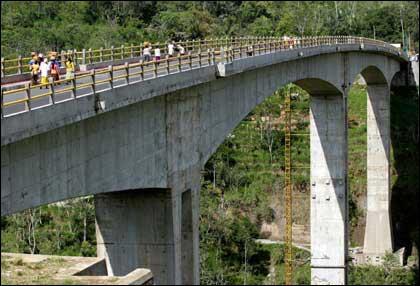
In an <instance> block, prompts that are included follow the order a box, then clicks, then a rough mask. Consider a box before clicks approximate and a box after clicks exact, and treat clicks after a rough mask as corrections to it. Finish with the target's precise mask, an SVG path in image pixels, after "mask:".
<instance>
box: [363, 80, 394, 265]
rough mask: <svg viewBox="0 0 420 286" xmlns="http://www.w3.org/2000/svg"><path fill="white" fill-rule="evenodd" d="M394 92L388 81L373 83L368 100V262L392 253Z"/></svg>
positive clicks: (370, 86)
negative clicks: (391, 137)
mask: <svg viewBox="0 0 420 286" xmlns="http://www.w3.org/2000/svg"><path fill="white" fill-rule="evenodd" d="M389 156H390V94H389V88H388V85H387V84H369V85H368V102H367V215H366V230H365V239H364V248H363V253H364V256H365V261H366V262H367V263H372V264H380V263H381V262H382V256H383V255H384V254H385V252H387V251H389V252H392V249H393V247H392V231H391V221H390V200H391V192H390V161H389V160H390V157H389Z"/></svg>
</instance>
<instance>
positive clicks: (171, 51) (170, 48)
mask: <svg viewBox="0 0 420 286" xmlns="http://www.w3.org/2000/svg"><path fill="white" fill-rule="evenodd" d="M174 47H175V46H174V42H173V41H172V42H170V43H169V44H168V55H169V57H173V56H174Z"/></svg>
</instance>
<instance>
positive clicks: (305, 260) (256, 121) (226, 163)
mask: <svg viewBox="0 0 420 286" xmlns="http://www.w3.org/2000/svg"><path fill="white" fill-rule="evenodd" d="M1 5H2V17H1V25H2V26H1V29H2V33H1V41H2V47H1V53H2V57H12V56H16V55H18V54H27V53H29V52H30V51H32V50H50V49H57V50H61V49H69V48H77V49H81V48H84V47H92V48H96V47H101V46H102V47H104V48H106V47H110V46H111V45H114V46H118V45H121V44H129V43H136V44H138V43H142V42H143V41H145V40H148V41H162V42H163V41H166V40H168V39H170V38H172V39H176V40H179V39H195V38H204V37H209V38H210V37H217V36H241V35H256V36H282V35H284V34H288V35H299V36H301V35H304V36H311V35H360V36H366V37H372V38H373V37H374V36H375V37H376V38H377V39H382V40H386V41H389V42H400V41H401V40H400V38H401V23H403V27H404V30H405V31H406V32H408V34H409V35H410V38H411V40H412V42H413V43H415V45H417V47H418V39H419V36H418V22H419V21H418V12H419V10H418V7H419V2H417V1H412V2H411V1H403V2H396V1H393V2H385V1H379V2H358V1H350V2H344V1H333V2H326V1H320V2H299V1H295V2H287V1H286V2H275V1H256V2H248V1H235V2H233V1H218V2H216V1H201V2H176V1H175V2H169V1H168V2H167V1H159V2H156V1H139V2H126V1H121V2H118V1H103V2H101V1H98V2H95V1H87V2H59V1H57V2H54V5H52V4H51V2H50V3H47V2H41V1H22V2H11V1H2V2H1ZM293 90H294V92H297V93H298V94H299V96H297V98H295V99H294V100H293V101H292V109H293V119H292V124H293V130H294V131H295V132H299V133H308V132H309V129H308V128H309V103H310V97H309V96H308V95H307V94H306V93H305V92H304V91H302V90H300V89H299V88H297V87H293ZM284 96H285V90H284V89H279V90H278V91H277V92H276V93H275V94H274V95H272V96H270V97H269V98H267V99H266V100H265V101H264V102H263V103H261V104H260V105H259V106H257V107H256V108H255V109H254V110H253V111H252V112H251V113H250V114H249V115H248V116H246V118H244V120H243V121H241V123H240V124H239V125H238V126H237V127H236V129H235V130H234V131H233V132H232V134H230V135H229V136H228V138H226V140H225V141H224V143H223V144H222V145H221V146H220V147H219V148H218V150H217V152H216V153H215V154H213V156H212V157H211V158H210V159H209V161H208V162H207V164H206V165H205V168H204V170H203V176H202V188H201V214H200V248H201V253H200V255H201V283H202V284H282V283H284V277H283V270H284V268H283V267H284V248H283V246H282V245H261V244H258V243H256V241H255V239H258V238H271V239H277V240H282V239H283V237H282V236H283V233H284V231H283V229H284V218H283V203H284V202H283V186H284V185H283V160H284V131H283V127H284V126H283V124H284V120H283V119H284V108H283V102H284ZM366 98H367V93H366V88H365V87H364V86H360V85H354V86H353V88H352V89H351V91H350V95H349V114H348V115H349V191H350V192H349V206H350V245H351V246H362V245H363V235H364V226H365V215H366V213H365V206H366V149H367V146H366ZM391 106H392V109H391V113H392V117H391V128H392V132H391V134H392V202H393V203H392V224H393V231H394V236H395V246H396V248H397V249H398V248H399V247H401V246H404V247H406V248H407V250H408V253H411V250H412V248H413V246H414V245H417V246H419V232H418V228H417V226H418V191H419V189H418V173H419V167H418V166H419V164H418V158H419V157H418V149H417V147H418V143H419V141H418V140H419V138H418V133H417V130H418V121H417V118H418V108H417V107H418V96H417V93H416V92H412V91H410V90H405V89H399V90H394V91H393V93H392V97H391ZM308 139H309V138H308V137H307V136H299V137H294V138H293V141H292V147H293V148H292V160H293V163H294V164H296V165H300V166H308V164H309V160H310V157H309V155H310V152H309V151H310V149H309V140H308ZM293 184H294V187H293V198H294V200H293V221H294V226H295V228H294V230H298V229H308V228H309V214H310V211H309V170H308V169H298V170H295V171H294V172H293ZM294 240H295V241H296V242H299V243H301V244H305V243H308V236H307V235H305V231H302V232H298V231H295V236H294ZM1 250H2V251H3V252H5V251H7V252H24V253H40V254H58V255H81V256H95V255H96V239H95V217H94V208H93V198H92V197H88V198H79V199H75V200H70V201H68V202H66V203H64V204H55V205H49V206H43V207H40V208H37V209H32V210H27V211H24V212H22V213H20V214H16V215H12V216H9V217H6V218H1ZM294 255H295V261H296V268H295V273H294V279H295V283H296V284H308V283H309V282H310V265H309V256H310V255H309V253H308V252H307V251H305V250H301V249H298V248H295V249H294ZM394 264H395V261H392V259H391V258H390V259H389V261H388V264H386V265H385V267H373V266H368V267H352V268H351V269H350V270H351V271H350V276H349V279H350V280H349V282H350V283H351V284H363V283H366V284H375V283H376V284H409V285H412V284H414V283H415V282H414V281H415V279H416V277H417V276H416V275H418V274H416V272H415V271H411V270H407V269H400V268H394V266H393V265H394ZM2 268H3V262H2Z"/></svg>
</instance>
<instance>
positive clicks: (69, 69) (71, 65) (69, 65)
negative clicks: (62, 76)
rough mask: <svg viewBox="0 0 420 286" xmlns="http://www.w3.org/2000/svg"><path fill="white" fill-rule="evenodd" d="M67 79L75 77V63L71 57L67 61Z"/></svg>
mask: <svg viewBox="0 0 420 286" xmlns="http://www.w3.org/2000/svg"><path fill="white" fill-rule="evenodd" d="M65 65H66V80H72V79H74V63H73V59H72V58H71V57H69V58H68V59H67V60H66V62H65ZM67 84H69V82H67Z"/></svg>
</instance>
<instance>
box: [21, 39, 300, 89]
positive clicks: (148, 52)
mask: <svg viewBox="0 0 420 286" xmlns="http://www.w3.org/2000/svg"><path fill="white" fill-rule="evenodd" d="M282 39H283V41H284V43H286V45H287V47H288V48H291V49H292V48H293V46H294V45H295V44H296V39H294V38H292V37H287V36H283V37H282ZM175 52H177V53H178V55H180V56H183V55H185V48H184V47H183V46H182V45H181V43H177V44H176V43H175V41H169V42H168V43H167V56H168V57H169V58H171V57H174V56H175ZM253 52H254V51H253V47H252V45H250V46H249V47H248V49H247V55H248V56H252V55H253ZM48 59H49V60H48ZM160 59H161V50H160V48H159V44H156V47H155V48H154V50H153V56H152V44H151V43H149V42H145V43H144V47H143V61H144V62H150V61H152V60H155V61H160ZM64 65H65V68H66V77H65V79H66V80H71V79H73V78H74V72H75V65H74V62H73V59H72V58H71V57H70V56H66V57H65V58H64ZM60 67H61V61H60V56H58V55H57V52H50V53H49V55H48V57H46V56H44V55H43V54H42V53H38V54H37V53H35V52H32V53H31V60H30V61H29V70H30V72H31V78H32V85H38V84H39V78H40V77H41V82H40V88H42V87H43V86H45V87H46V88H48V83H49V80H48V79H49V77H50V76H51V77H52V78H53V80H54V81H58V80H60Z"/></svg>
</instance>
